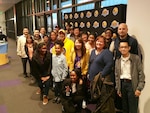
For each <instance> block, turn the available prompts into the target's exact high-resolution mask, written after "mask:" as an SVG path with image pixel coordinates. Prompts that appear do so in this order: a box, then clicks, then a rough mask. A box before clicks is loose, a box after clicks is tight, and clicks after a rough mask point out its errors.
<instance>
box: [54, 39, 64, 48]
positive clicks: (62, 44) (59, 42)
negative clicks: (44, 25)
mask: <svg viewBox="0 0 150 113" xmlns="http://www.w3.org/2000/svg"><path fill="white" fill-rule="evenodd" d="M56 44H58V45H60V46H61V47H63V46H64V43H63V42H62V41H61V40H56V41H55V45H56Z"/></svg>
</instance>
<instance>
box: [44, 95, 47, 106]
mask: <svg viewBox="0 0 150 113" xmlns="http://www.w3.org/2000/svg"><path fill="white" fill-rule="evenodd" d="M47 103H48V98H47V96H46V95H44V96H43V105H46V104H47Z"/></svg>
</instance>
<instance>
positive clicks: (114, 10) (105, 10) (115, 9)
mask: <svg viewBox="0 0 150 113" xmlns="http://www.w3.org/2000/svg"><path fill="white" fill-rule="evenodd" d="M118 12H119V10H118V7H114V8H113V10H112V14H113V15H114V16H116V15H117V14H118ZM102 15H103V16H104V17H106V16H107V15H109V10H108V9H106V8H105V9H103V11H102Z"/></svg>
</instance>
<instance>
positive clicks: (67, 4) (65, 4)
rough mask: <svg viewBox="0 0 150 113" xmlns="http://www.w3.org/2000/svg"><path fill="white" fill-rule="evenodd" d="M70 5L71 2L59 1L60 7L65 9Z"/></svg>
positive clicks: (69, 0)
mask: <svg viewBox="0 0 150 113" xmlns="http://www.w3.org/2000/svg"><path fill="white" fill-rule="evenodd" d="M71 5H72V0H61V7H67V6H71Z"/></svg>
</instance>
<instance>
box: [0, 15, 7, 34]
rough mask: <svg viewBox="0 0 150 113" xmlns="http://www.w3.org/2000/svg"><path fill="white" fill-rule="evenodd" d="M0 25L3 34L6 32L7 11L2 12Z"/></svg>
mask: <svg viewBox="0 0 150 113" xmlns="http://www.w3.org/2000/svg"><path fill="white" fill-rule="evenodd" d="M0 26H1V27H2V32H3V34H6V24H5V13H1V14H0Z"/></svg>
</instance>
